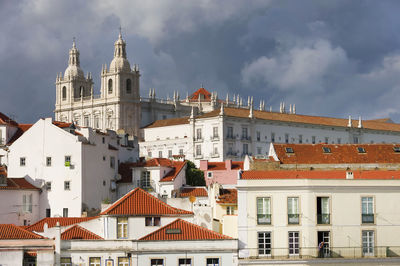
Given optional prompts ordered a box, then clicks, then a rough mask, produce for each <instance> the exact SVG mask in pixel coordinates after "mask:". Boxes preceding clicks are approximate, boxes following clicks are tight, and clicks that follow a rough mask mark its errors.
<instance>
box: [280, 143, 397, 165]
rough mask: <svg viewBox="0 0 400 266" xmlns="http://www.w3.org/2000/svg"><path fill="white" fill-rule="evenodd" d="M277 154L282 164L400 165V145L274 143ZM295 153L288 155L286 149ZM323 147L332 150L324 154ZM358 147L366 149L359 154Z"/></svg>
mask: <svg viewBox="0 0 400 266" xmlns="http://www.w3.org/2000/svg"><path fill="white" fill-rule="evenodd" d="M273 145H274V148H275V152H276V154H277V156H278V159H279V161H280V163H282V164H346V163H348V164H365V163H370V164H377V163H382V164H384V163H400V152H394V149H393V148H394V147H399V148H400V144H323V143H320V144H279V143H274V144H273ZM288 147H290V148H292V149H293V153H286V148H288ZM323 147H327V148H329V149H330V151H331V152H330V153H324V151H323ZM358 147H362V148H364V149H365V151H366V152H365V153H359V152H358Z"/></svg>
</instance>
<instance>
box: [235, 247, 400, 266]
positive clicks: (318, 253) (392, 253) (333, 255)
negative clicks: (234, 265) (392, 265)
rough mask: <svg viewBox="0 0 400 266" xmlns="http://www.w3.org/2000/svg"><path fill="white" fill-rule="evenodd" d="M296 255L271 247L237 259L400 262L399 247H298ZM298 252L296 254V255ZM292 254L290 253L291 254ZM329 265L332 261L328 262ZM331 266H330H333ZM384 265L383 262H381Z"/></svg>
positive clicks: (246, 252) (250, 251)
mask: <svg viewBox="0 0 400 266" xmlns="http://www.w3.org/2000/svg"><path fill="white" fill-rule="evenodd" d="M295 251H296V254H293V248H291V249H290V248H289V247H286V248H273V247H271V246H269V247H264V248H247V249H240V250H239V254H240V255H239V257H240V258H243V259H245V258H246V259H258V260H260V261H259V264H262V262H261V260H263V259H264V260H272V259H284V260H285V259H287V260H292V259H320V260H324V259H326V258H330V259H360V260H361V261H360V262H357V265H363V263H362V260H363V259H366V258H374V257H375V258H396V257H397V258H398V259H399V260H400V247H399V246H391V247H388V246H384V247H382V246H380V247H368V248H363V247H362V246H359V247H329V246H326V247H324V248H323V249H321V250H320V249H319V248H318V247H301V246H300V247H299V248H296V250H295ZM297 251H298V253H297ZM291 252H292V253H291ZM330 263H333V264H335V263H334V261H331V260H330ZM341 263H344V262H343V261H342V260H340V262H339V261H338V263H337V264H335V265H339V264H341ZM352 263H354V264H356V263H355V262H354V261H349V262H347V263H346V264H352ZM333 264H332V265H333ZM383 264H384V262H383Z"/></svg>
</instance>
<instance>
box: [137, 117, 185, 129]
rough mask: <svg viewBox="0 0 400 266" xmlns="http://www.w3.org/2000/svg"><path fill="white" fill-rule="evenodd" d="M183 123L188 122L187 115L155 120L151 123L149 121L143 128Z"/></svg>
mask: <svg viewBox="0 0 400 266" xmlns="http://www.w3.org/2000/svg"><path fill="white" fill-rule="evenodd" d="M184 124H189V116H184V117H179V118H169V119H163V120H156V121H154V122H153V123H151V124H149V125H147V126H145V127H143V128H153V127H168V126H176V125H184Z"/></svg>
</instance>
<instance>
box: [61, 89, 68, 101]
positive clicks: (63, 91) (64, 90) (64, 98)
mask: <svg viewBox="0 0 400 266" xmlns="http://www.w3.org/2000/svg"><path fill="white" fill-rule="evenodd" d="M66 99H67V88H66V87H65V86H64V87H63V88H62V100H63V101H65V100H66Z"/></svg>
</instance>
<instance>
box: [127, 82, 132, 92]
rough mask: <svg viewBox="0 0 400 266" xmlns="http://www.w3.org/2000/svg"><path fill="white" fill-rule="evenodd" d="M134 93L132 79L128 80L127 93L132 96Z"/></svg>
mask: <svg viewBox="0 0 400 266" xmlns="http://www.w3.org/2000/svg"><path fill="white" fill-rule="evenodd" d="M131 92H132V82H131V80H130V79H127V80H126V93H128V94H130V93H131Z"/></svg>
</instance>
